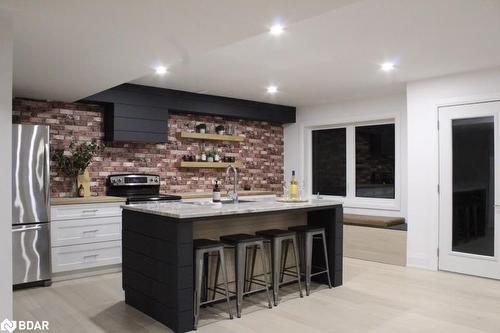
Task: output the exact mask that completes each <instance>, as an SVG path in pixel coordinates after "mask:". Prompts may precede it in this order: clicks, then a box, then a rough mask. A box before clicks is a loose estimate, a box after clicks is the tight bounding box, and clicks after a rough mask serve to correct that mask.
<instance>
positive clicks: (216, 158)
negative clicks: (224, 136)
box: [214, 150, 220, 162]
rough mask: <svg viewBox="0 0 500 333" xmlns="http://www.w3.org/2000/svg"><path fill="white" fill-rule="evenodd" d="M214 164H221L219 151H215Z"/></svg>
mask: <svg viewBox="0 0 500 333" xmlns="http://www.w3.org/2000/svg"><path fill="white" fill-rule="evenodd" d="M214 162H220V155H219V151H218V150H216V151H215V155H214Z"/></svg>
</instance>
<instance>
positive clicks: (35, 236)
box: [12, 223, 51, 284]
mask: <svg viewBox="0 0 500 333" xmlns="http://www.w3.org/2000/svg"><path fill="white" fill-rule="evenodd" d="M12 271H13V283H14V284H20V283H27V282H35V281H41V280H48V279H50V278H51V271H50V225H49V224H48V223H43V224H28V225H16V226H13V227H12Z"/></svg>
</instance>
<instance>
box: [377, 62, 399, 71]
mask: <svg viewBox="0 0 500 333" xmlns="http://www.w3.org/2000/svg"><path fill="white" fill-rule="evenodd" d="M394 68H396V67H395V66H394V63H392V62H384V63H383V64H381V65H380V69H381V70H383V71H384V72H389V71H392V70H393V69H394Z"/></svg>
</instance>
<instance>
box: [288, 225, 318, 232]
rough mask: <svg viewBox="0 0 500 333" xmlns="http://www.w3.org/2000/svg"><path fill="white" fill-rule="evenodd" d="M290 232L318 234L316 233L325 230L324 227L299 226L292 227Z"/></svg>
mask: <svg viewBox="0 0 500 333" xmlns="http://www.w3.org/2000/svg"><path fill="white" fill-rule="evenodd" d="M288 230H291V231H296V232H316V231H323V230H325V228H323V227H316V226H314V225H299V226H296V227H290V228H288Z"/></svg>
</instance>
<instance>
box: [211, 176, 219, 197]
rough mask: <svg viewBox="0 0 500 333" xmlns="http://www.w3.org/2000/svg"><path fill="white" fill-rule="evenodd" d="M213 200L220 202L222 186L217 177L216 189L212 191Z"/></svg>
mask: <svg viewBox="0 0 500 333" xmlns="http://www.w3.org/2000/svg"><path fill="white" fill-rule="evenodd" d="M212 201H213V202H220V187H219V181H218V180H217V179H216V180H215V185H214V190H213V192H212Z"/></svg>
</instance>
